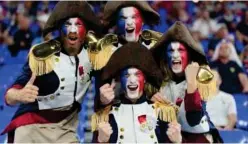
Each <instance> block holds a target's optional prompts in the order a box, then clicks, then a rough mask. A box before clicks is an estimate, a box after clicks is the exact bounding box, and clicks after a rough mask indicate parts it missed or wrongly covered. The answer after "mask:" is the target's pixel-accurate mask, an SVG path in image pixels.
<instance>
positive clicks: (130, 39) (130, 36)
mask: <svg viewBox="0 0 248 144" xmlns="http://www.w3.org/2000/svg"><path fill="white" fill-rule="evenodd" d="M125 38H126V40H127V41H128V42H136V41H137V38H136V36H135V34H134V33H132V34H126V35H125Z"/></svg>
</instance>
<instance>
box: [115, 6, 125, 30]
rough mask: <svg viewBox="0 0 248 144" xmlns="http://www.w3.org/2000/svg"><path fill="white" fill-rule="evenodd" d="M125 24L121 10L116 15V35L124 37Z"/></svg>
mask: <svg viewBox="0 0 248 144" xmlns="http://www.w3.org/2000/svg"><path fill="white" fill-rule="evenodd" d="M125 24H126V18H125V17H124V14H123V10H121V11H120V12H119V13H118V18H117V24H116V25H117V34H119V35H124V34H125V32H126V30H125Z"/></svg>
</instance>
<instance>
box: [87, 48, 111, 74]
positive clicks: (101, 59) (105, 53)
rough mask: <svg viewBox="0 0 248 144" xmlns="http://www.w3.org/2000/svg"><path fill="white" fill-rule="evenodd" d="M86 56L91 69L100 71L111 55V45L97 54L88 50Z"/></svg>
mask: <svg viewBox="0 0 248 144" xmlns="http://www.w3.org/2000/svg"><path fill="white" fill-rule="evenodd" d="M88 54H89V58H90V62H91V64H92V66H93V69H94V70H100V69H101V68H103V67H104V66H105V65H106V64H107V62H108V61H109V59H110V57H111V55H112V54H113V50H112V45H109V46H106V47H104V49H102V50H101V51H99V52H93V51H91V50H90V49H88Z"/></svg>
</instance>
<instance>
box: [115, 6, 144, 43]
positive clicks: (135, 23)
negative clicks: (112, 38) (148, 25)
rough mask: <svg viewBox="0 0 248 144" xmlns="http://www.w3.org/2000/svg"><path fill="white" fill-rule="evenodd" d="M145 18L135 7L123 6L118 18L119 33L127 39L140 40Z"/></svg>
mask: <svg viewBox="0 0 248 144" xmlns="http://www.w3.org/2000/svg"><path fill="white" fill-rule="evenodd" d="M143 23H144V22H143V18H142V15H141V13H140V11H139V10H138V9H137V8H135V7H125V8H122V9H121V10H120V12H119V14H118V18H117V33H118V34H120V35H123V36H124V37H125V39H126V40H127V41H129V42H130V41H138V39H139V35H140V33H141V30H142V26H143Z"/></svg>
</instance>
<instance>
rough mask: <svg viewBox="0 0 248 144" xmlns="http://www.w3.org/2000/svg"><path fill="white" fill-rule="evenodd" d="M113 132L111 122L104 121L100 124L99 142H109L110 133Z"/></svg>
mask: <svg viewBox="0 0 248 144" xmlns="http://www.w3.org/2000/svg"><path fill="white" fill-rule="evenodd" d="M112 133H113V130H112V127H111V126H110V124H109V123H106V122H102V123H99V125H98V142H101V143H102V142H108V141H109V138H110V135H111V134H112Z"/></svg>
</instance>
